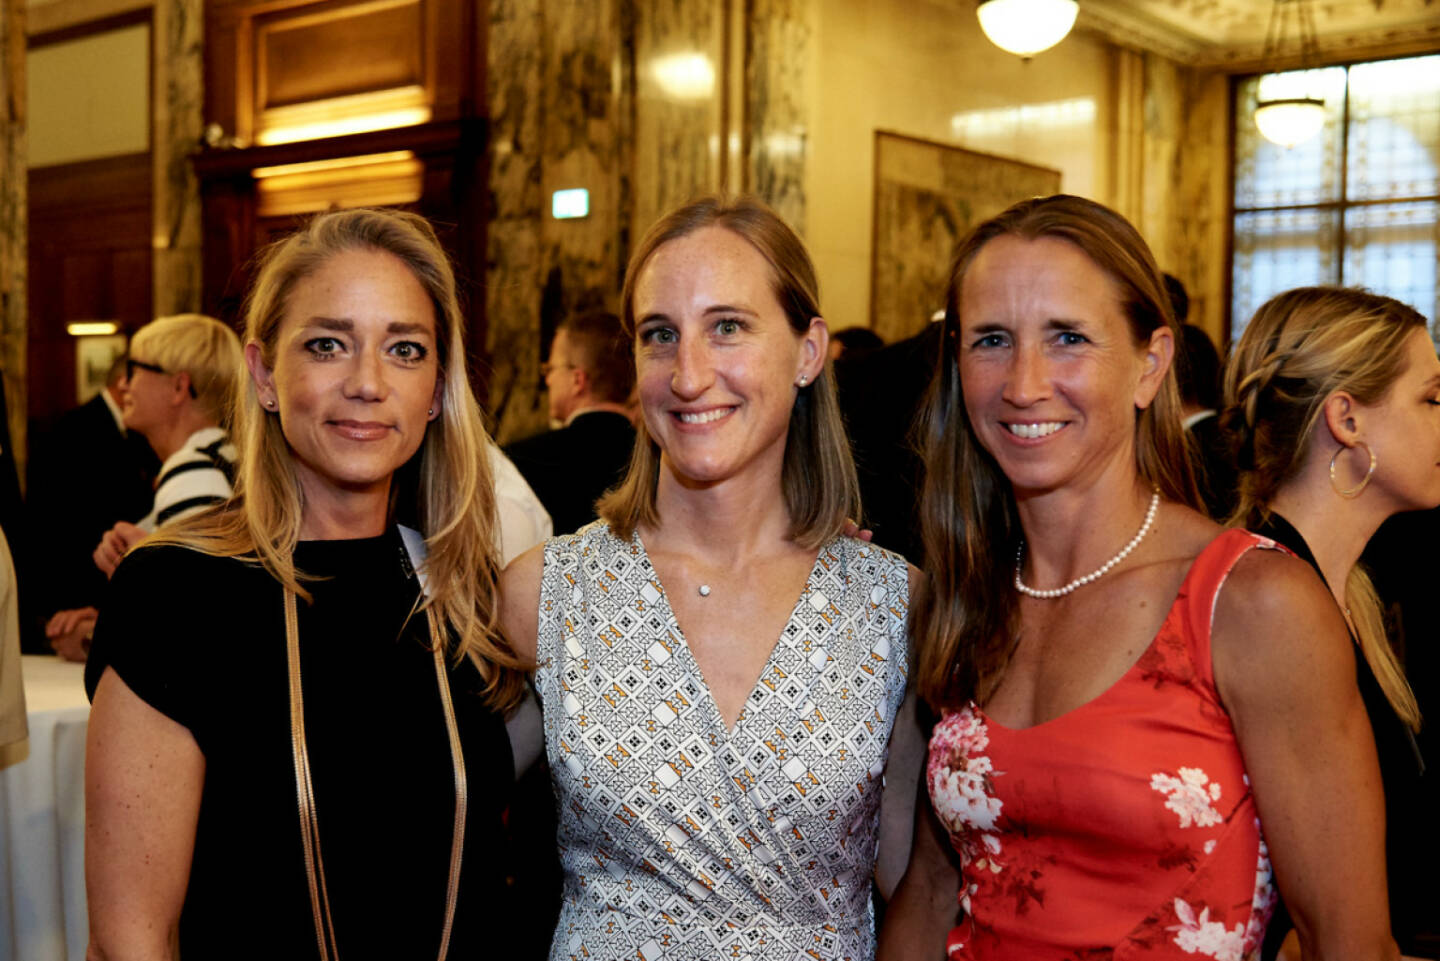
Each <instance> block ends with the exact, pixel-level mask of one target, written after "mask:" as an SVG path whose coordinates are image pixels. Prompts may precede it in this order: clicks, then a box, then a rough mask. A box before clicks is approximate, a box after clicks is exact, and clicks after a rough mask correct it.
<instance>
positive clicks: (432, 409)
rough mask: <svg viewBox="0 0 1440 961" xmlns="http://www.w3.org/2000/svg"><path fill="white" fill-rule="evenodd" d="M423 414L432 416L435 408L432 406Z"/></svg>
mask: <svg viewBox="0 0 1440 961" xmlns="http://www.w3.org/2000/svg"><path fill="white" fill-rule="evenodd" d="M425 416H426V417H434V416H435V408H433V407H432V408H430V409H429V410H427V411H426V412H425Z"/></svg>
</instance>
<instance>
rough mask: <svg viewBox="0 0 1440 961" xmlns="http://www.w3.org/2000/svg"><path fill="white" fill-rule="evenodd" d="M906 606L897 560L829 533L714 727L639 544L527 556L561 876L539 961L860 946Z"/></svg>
mask: <svg viewBox="0 0 1440 961" xmlns="http://www.w3.org/2000/svg"><path fill="white" fill-rule="evenodd" d="M713 600H714V601H715V602H718V603H724V601H723V600H721V599H720V598H718V597H717V598H713ZM908 603H909V585H908V581H907V568H906V564H905V561H904V559H903V558H901V557H899V556H898V555H895V554H892V553H889V552H888V551H885V550H882V549H881V548H878V547H874V546H872V545H869V544H866V543H864V542H861V541H857V540H854V539H851V538H835V539H834V540H831V541H830V542H829V543H827V544H826V545H825V546H824V548H822V549H821V551H820V552H819V555H818V556H817V558H816V561H815V566H814V568H813V569H812V570H811V572H810V577H809V579H808V580H807V581H806V584H805V588H804V590H803V591H802V592H801V595H800V598H799V600H798V601H797V602H796V605H795V609H794V610H793V611H792V612H791V614H790V618H789V620H788V621H787V622H786V625H785V629H784V631H783V632H782V634H781V636H780V639H779V640H778V642H777V643H776V645H775V649H774V651H773V652H772V653H771V654H770V657H769V659H768V660H767V661H766V663H765V666H764V668H763V669H762V671H761V674H760V678H759V681H758V682H757V684H756V685H755V688H754V690H753V691H751V693H750V696H749V698H748V699H747V700H746V702H745V706H744V708H743V710H742V711H741V713H740V717H739V720H738V721H737V722H736V725H735V728H734V730H733V731H731V730H727V729H726V727H725V723H724V721H723V720H722V719H721V717H720V712H719V709H718V708H717V707H716V705H715V702H714V701H713V700H712V698H711V696H710V692H709V690H708V689H707V688H706V686H705V681H704V680H703V678H702V677H701V674H700V669H699V667H698V666H697V665H696V663H695V660H694V658H693V657H692V656H691V653H690V649H689V648H688V647H687V646H686V643H685V639H684V637H683V636H681V633H680V628H679V626H678V625H677V624H676V620H675V615H674V613H673V612H672V611H671V609H670V604H669V601H668V599H667V598H666V596H665V590H664V587H663V586H662V585H661V583H660V579H659V578H658V577H657V576H656V574H655V570H654V568H653V567H651V565H650V559H649V557H647V556H646V554H645V548H644V546H643V545H642V544H641V542H640V538H639V536H638V535H636V536H635V537H634V538H632V539H631V540H630V541H629V542H625V541H621V540H618V539H617V538H615V537H614V536H613V535H612V534H611V533H610V532H609V529H608V528H607V527H606V526H605V524H604V523H603V522H597V523H595V524H592V525H590V526H589V527H586V528H584V529H582V530H581V531H580V532H579V533H577V534H573V535H570V536H568V537H558V538H554V539H552V540H550V541H549V542H548V543H547V544H546V547H545V567H544V574H543V580H542V584H541V591H540V624H539V652H538V656H539V670H538V673H537V675H536V682H537V685H538V687H539V690H540V695H541V700H542V703H543V707H544V715H545V740H546V751H547V753H548V755H549V759H550V768H551V772H552V777H553V778H554V786H555V795H556V803H557V805H558V810H559V829H558V841H559V845H560V857H561V861H562V863H563V866H564V869H565V899H564V906H563V908H562V909H561V913H560V922H559V925H558V926H557V928H556V931H555V935H554V939H553V941H552V943H551V948H550V957H551V961H564V959H571V958H574V959H582V958H583V959H586V961H609V959H619V958H630V959H643V961H655V959H658V958H664V959H666V961H675V959H680V961H702V959H703V961H715V959H720V958H739V959H751V961H770V959H786V961H789V959H805V958H817V959H819V958H823V959H826V961H839V959H853V961H868V959H870V958H872V957H873V956H874V953H875V937H874V922H873V914H872V908H871V904H870V876H871V872H872V870H873V868H874V863H875V849H876V841H877V835H878V828H879V812H880V794H881V790H880V789H881V773H882V771H883V770H884V768H885V762H886V758H887V754H888V744H889V738H890V731H891V728H892V726H893V724H894V721H895V714H896V711H897V710H898V709H899V707H900V702H901V700H902V699H903V698H904V695H905V677H906V671H907V660H908V658H907V654H906V645H905V616H906V608H907V605H908Z"/></svg>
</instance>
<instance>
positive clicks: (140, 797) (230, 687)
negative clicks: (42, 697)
mask: <svg viewBox="0 0 1440 961" xmlns="http://www.w3.org/2000/svg"><path fill="white" fill-rule="evenodd" d="M462 335H463V324H462V317H461V313H460V309H459V306H458V304H457V302H456V296H455V282H454V277H453V274H452V272H451V268H450V265H449V263H448V261H447V260H446V257H445V254H444V253H443V251H442V250H441V249H440V246H439V244H438V243H437V241H436V238H435V234H434V232H433V231H432V229H431V228H430V226H429V224H427V223H426V222H425V221H424V220H423V219H421V218H420V217H418V216H415V215H412V214H407V213H401V212H396V211H380V210H348V211H342V212H339V213H331V214H324V215H321V216H319V217H316V218H315V219H314V220H312V221H311V222H310V223H309V225H308V226H306V227H304V228H302V229H301V230H300V231H298V232H297V233H295V234H293V235H291V236H289V237H287V238H285V239H284V240H282V241H280V242H279V243H277V244H276V245H274V246H273V247H271V248H270V249H269V250H268V251H267V253H266V255H265V258H264V261H263V263H262V265H261V267H260V271H259V275H258V277H257V279H256V282H255V286H254V288H253V289H252V291H251V293H250V297H249V299H248V302H247V306H246V327H245V360H246V363H247V365H248V367H249V374H250V376H249V377H248V378H246V379H245V381H244V383H243V386H242V387H241V389H240V390H239V391H238V395H239V396H238V402H237V405H236V407H237V409H236V431H235V435H236V440H237V445H238V446H239V448H240V451H241V458H240V473H239V477H238V479H237V485H236V496H235V499H234V500H233V501H231V502H229V503H228V504H226V505H224V506H223V507H220V508H218V509H213V510H211V511H209V512H207V513H205V514H202V515H200V516H197V517H194V518H190V519H187V520H185V521H182V522H180V523H178V524H175V525H172V526H170V527H167V528H163V529H162V530H161V531H160V532H159V533H158V534H157V535H155V536H154V537H152V538H151V539H150V540H149V541H147V543H146V544H144V545H142V546H141V547H140V548H138V549H137V550H135V551H133V552H131V553H130V554H129V555H127V556H126V558H125V560H124V561H123V562H122V563H121V564H120V566H119V568H118V569H117V570H116V572H115V576H114V578H113V580H112V581H111V589H112V593H111V599H110V602H109V604H108V606H107V607H106V608H105V609H104V612H103V613H102V615H101V618H100V622H99V624H98V626H97V628H98V629H97V631H96V636H95V646H94V650H93V652H92V654H91V657H90V661H89V663H88V665H87V670H86V681H87V684H88V687H89V689H90V691H91V695H92V698H93V702H94V706H93V709H92V713H91V719H90V731H89V743H88V747H87V756H86V810H87V825H86V827H87V831H86V852H85V853H86V878H87V889H88V892H89V905H90V936H91V944H90V956H91V957H93V958H97V959H106V958H117V959H118V958H131V957H145V958H174V957H178V956H181V955H183V956H185V957H203V958H246V959H249V958H255V957H269V956H274V955H277V954H279V955H284V956H297V957H298V956H306V955H308V956H311V957H314V956H316V955H317V954H318V956H319V957H321V958H333V957H339V956H341V955H344V956H346V957H350V958H353V957H357V956H358V957H377V958H378V957H386V958H398V957H404V958H425V957H439V958H444V957H446V956H447V954H448V955H449V956H451V957H479V956H483V955H485V954H486V953H487V951H488V950H489V949H490V948H492V947H494V946H496V945H497V944H498V945H501V946H503V945H505V944H506V943H507V941H506V938H507V937H508V935H507V932H506V929H505V927H504V924H503V919H502V918H500V917H498V916H497V915H498V914H499V913H500V910H499V908H498V903H499V901H500V894H501V892H502V891H503V879H501V878H500V877H499V876H498V875H499V872H498V871H497V870H496V868H495V866H494V863H495V862H494V859H493V858H488V857H477V856H476V855H478V854H479V852H480V851H481V850H483V846H484V845H486V844H487V843H489V842H490V841H491V840H492V839H493V837H494V836H495V834H496V832H498V831H499V829H500V817H501V812H502V811H503V808H504V806H505V803H506V797H507V794H508V790H509V786H510V784H511V781H512V777H513V774H512V769H511V756H510V748H509V744H508V741H507V739H506V735H505V730H504V725H503V721H502V712H503V711H505V710H506V709H508V708H509V707H511V706H512V705H513V704H515V702H516V701H517V700H518V699H519V698H520V696H521V694H522V692H523V690H524V676H523V673H522V672H521V671H519V670H517V668H518V667H519V662H518V661H517V660H516V658H515V657H514V656H513V655H512V654H511V653H510V651H509V649H508V648H507V647H506V646H505V645H504V643H503V642H502V641H501V640H500V639H499V637H498V636H497V633H496V611H497V603H496V599H495V580H496V561H495V543H494V540H495V531H494V495H493V491H492V489H491V482H490V476H489V473H488V468H487V466H486V457H485V450H486V444H487V439H486V437H485V432H484V429H483V427H482V426H481V421H480V415H479V410H478V408H477V406H476V403H475V399H474V397H473V396H472V394H471V391H470V386H469V382H468V380H467V377H466V373H465V371H466V365H465V350H464V343H463V336H462ZM146 359H148V358H146ZM397 518H398V519H401V520H406V521H408V522H409V523H411V524H413V525H414V527H415V528H416V530H407V529H406V528H401V527H399V526H397V523H396V521H397ZM462 863H463V865H464V870H463V871H462V870H461V865H462Z"/></svg>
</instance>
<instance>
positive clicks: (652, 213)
mask: <svg viewBox="0 0 1440 961" xmlns="http://www.w3.org/2000/svg"><path fill="white" fill-rule="evenodd" d="M725 7H726V4H724V3H718V2H709V3H696V2H690V3H683V2H682V3H677V2H675V0H634V7H633V9H634V14H635V17H634V44H633V47H632V53H633V61H632V62H633V64H634V82H635V101H634V103H635V125H634V133H635V176H634V198H635V207H634V210H633V212H632V218H631V237H632V238H633V239H634V240H637V241H638V240H639V239H640V238H641V237H643V236H644V235H645V232H646V231H647V230H648V229H649V228H650V226H651V224H653V223H654V222H655V221H656V220H657V219H658V218H659V217H660V216H661V215H663V214H664V213H665V212H666V211H668V210H670V209H671V208H673V207H675V206H676V205H678V204H682V203H684V202H685V201H687V200H689V199H691V198H693V197H695V196H697V195H699V194H703V193H707V192H709V191H713V190H715V189H717V188H718V187H719V186H720V184H721V183H722V181H723V180H724V178H725V169H724V168H725V166H726V165H727V164H728V163H729V162H730V158H729V157H728V156H727V155H726V153H725V152H724V149H723V147H724V142H725V136H726V134H725V131H726V127H727V124H728V123H729V122H730V120H731V114H732V110H733V108H734V106H735V105H734V103H733V100H732V97H731V91H730V88H729V86H728V84H727V80H728V73H729V70H730V66H731V62H730V60H729V59H728V58H727V53H728V47H727V31H728V30H729V24H728V22H727V20H726V17H725V12H726V11H725Z"/></svg>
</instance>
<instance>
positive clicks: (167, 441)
mask: <svg viewBox="0 0 1440 961" xmlns="http://www.w3.org/2000/svg"><path fill="white" fill-rule="evenodd" d="M243 369H244V359H243V357H242V356H241V352H240V339H239V338H238V337H236V336H235V332H234V331H233V330H231V329H230V328H229V327H228V326H226V325H225V324H223V323H221V322H220V321H218V320H216V319H214V318H213V317H206V316H204V315H202V314H177V315H175V316H173V317H161V318H160V319H158V320H155V321H152V322H150V323H148V324H146V325H145V326H144V327H142V328H140V330H139V331H137V332H136V334H135V336H134V337H133V338H132V339H131V342H130V354H129V357H128V358H127V359H126V362H125V385H124V390H123V394H122V401H121V408H120V410H121V414H122V416H123V418H124V422H125V428H126V430H129V431H131V432H133V433H136V434H140V435H141V436H143V437H144V438H145V440H146V441H148V442H149V444H150V447H151V449H152V450H154V451H155V456H156V457H158V458H159V459H160V461H161V465H160V473H159V475H158V477H157V478H156V481H155V499H154V501H153V502H152V505H151V507H150V511H149V513H147V514H146V515H145V516H144V517H141V518H139V519H138V520H137V519H134V518H116V519H115V520H116V524H115V526H113V527H111V528H110V529H109V530H108V531H106V532H105V533H104V535H102V536H101V538H100V543H99V544H98V545H97V546H96V547H95V551H94V554H93V557H94V560H95V564H96V566H97V567H99V568H100V570H102V571H104V572H105V574H106V575H107V576H108V575H109V574H111V573H112V572H113V571H114V570H115V565H116V564H118V563H119V562H120V558H122V557H124V556H125V553H126V552H127V551H128V550H130V549H131V548H132V547H134V546H135V545H136V544H138V543H139V542H140V541H141V540H143V539H144V538H145V537H146V536H147V535H148V534H150V533H152V532H153V531H154V530H155V529H156V528H157V527H159V526H160V525H162V524H165V523H167V522H169V521H174V520H178V519H180V518H183V517H187V516H189V515H191V514H194V513H197V512H199V511H202V510H204V509H206V508H207V507H212V506H214V505H215V504H219V503H222V502H224V501H226V500H228V499H229V497H230V492H231V483H232V481H233V479H234V473H235V466H234V465H235V448H234V447H232V446H231V444H230V440H229V437H228V435H227V434H226V430H225V419H226V404H227V402H228V399H229V396H230V392H231V391H232V390H233V389H234V386H235V382H236V381H237V380H238V379H239V377H240V374H241V371H242V370H243ZM95 616H96V609H95V608H94V607H93V606H92V607H81V608H75V609H69V610H62V611H59V612H57V613H56V614H55V615H54V616H53V617H52V618H51V619H50V620H49V622H48V623H47V624H46V626H45V634H46V637H47V638H48V639H49V641H50V644H51V646H52V647H53V648H54V649H55V650H56V652H57V653H59V654H60V655H61V656H62V657H65V658H67V659H70V660H84V659H85V651H86V648H87V646H88V645H87V641H88V638H89V636H90V633H91V631H92V630H93V628H94V626H95Z"/></svg>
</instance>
